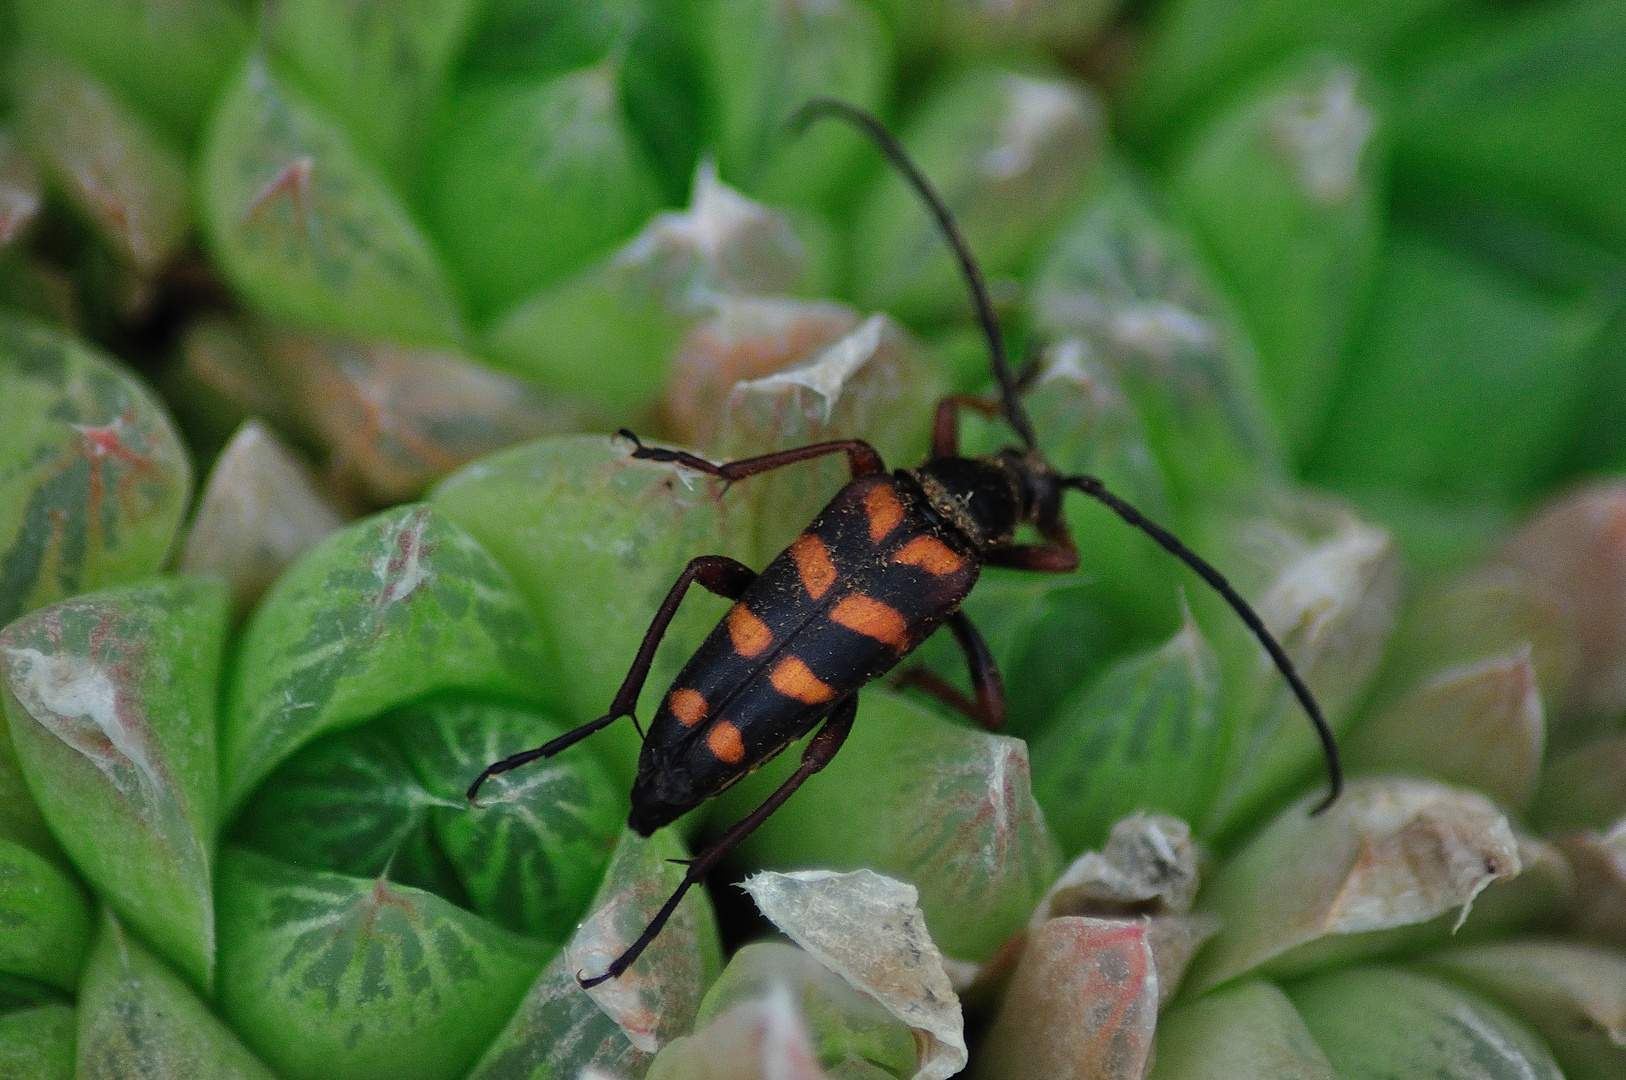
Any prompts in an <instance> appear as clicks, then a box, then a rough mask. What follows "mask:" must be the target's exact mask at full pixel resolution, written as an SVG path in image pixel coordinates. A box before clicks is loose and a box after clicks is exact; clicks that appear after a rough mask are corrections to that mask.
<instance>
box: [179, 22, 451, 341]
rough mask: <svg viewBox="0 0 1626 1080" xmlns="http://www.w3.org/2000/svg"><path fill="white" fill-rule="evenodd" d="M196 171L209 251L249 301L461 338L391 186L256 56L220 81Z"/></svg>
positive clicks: (411, 333)
mask: <svg viewBox="0 0 1626 1080" xmlns="http://www.w3.org/2000/svg"><path fill="white" fill-rule="evenodd" d="M200 172H201V174H202V176H201V179H202V193H201V203H202V217H203V223H204V231H205V234H206V236H207V238H208V240H209V243H210V246H211V248H212V249H213V253H214V255H215V258H216V259H217V260H218V262H219V265H220V268H221V270H222V271H223V272H224V274H225V276H226V278H227V279H228V280H229V281H230V282H231V284H232V285H233V286H234V287H235V288H236V289H237V290H239V291H240V292H241V293H242V294H243V295H244V296H245V297H246V298H247V299H248V300H249V301H250V302H251V303H252V304H253V306H254V307H255V308H257V309H258V310H259V311H261V312H263V313H265V314H268V315H272V316H275V317H277V318H281V319H286V320H288V321H290V322H293V323H296V324H299V325H302V326H305V327H309V328H311V329H315V330H328V331H333V332H336V333H353V334H359V335H362V336H369V337H383V338H387V339H390V340H393V341H398V342H403V343H413V344H423V345H455V344H457V343H458V341H459V340H460V339H461V338H462V336H463V330H462V318H461V315H460V313H459V310H458V305H457V301H456V299H455V298H454V296H453V295H452V290H451V286H450V284H449V283H448V282H447V280H446V275H445V272H444V271H443V270H442V268H441V265H440V262H439V259H438V257H437V255H436V254H435V251H434V249H433V247H432V246H431V244H430V242H429V240H428V239H427V238H426V237H425V236H424V234H423V233H422V232H421V231H420V230H419V228H418V226H417V224H416V223H415V222H414V221H413V219H412V218H411V216H410V215H409V214H408V212H407V210H406V208H405V207H404V206H403V205H402V203H401V201H400V199H399V198H398V196H397V195H396V193H395V192H394V191H392V190H391V188H390V187H389V185H388V184H386V183H385V181H384V180H383V178H382V176H381V174H380V173H379V171H378V170H377V169H376V168H374V167H373V166H372V165H371V164H369V163H368V162H367V161H366V159H365V158H364V157H363V155H362V154H361V152H360V151H359V150H358V149H357V148H356V146H355V144H354V142H353V140H352V138H351V136H350V135H348V134H347V133H346V132H345V131H344V130H343V129H341V128H340V127H339V126H338V124H337V123H336V122H335V121H333V120H332V119H331V118H329V117H328V116H327V115H326V114H325V113H323V112H322V111H321V110H320V109H318V108H317V107H316V106H315V105H313V104H311V103H310V102H308V101H306V100H305V99H304V98H303V97H301V96H300V95H299V94H298V93H297V92H295V91H294V90H293V89H292V88H291V87H289V86H288V85H287V84H286V83H285V82H283V80H282V79H281V78H280V77H279V76H278V74H277V73H276V72H274V71H273V70H272V68H271V67H270V66H269V65H268V64H267V62H266V60H265V58H264V57H262V56H259V55H257V54H256V55H254V56H251V57H250V58H249V61H248V63H247V64H245V65H244V66H243V68H242V70H241V71H240V72H238V74H237V75H236V76H235V77H234V78H233V79H232V81H231V83H230V84H229V86H228V87H227V89H226V91H225V94H224V96H223V98H222V100H221V102H220V104H219V106H218V107H217V108H216V110H215V113H214V116H213V118H212V119H211V121H210V125H209V130H208V132H207V134H206V136H205V145H204V148H203V155H202V162H201V165H200Z"/></svg>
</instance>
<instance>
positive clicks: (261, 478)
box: [180, 420, 345, 615]
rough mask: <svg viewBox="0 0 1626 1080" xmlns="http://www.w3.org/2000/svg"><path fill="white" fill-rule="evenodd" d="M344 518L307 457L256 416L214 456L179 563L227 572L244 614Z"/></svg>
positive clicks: (195, 570)
mask: <svg viewBox="0 0 1626 1080" xmlns="http://www.w3.org/2000/svg"><path fill="white" fill-rule="evenodd" d="M344 521H345V517H344V515H343V513H341V511H340V510H339V508H338V507H336V506H334V505H333V504H332V503H331V502H329V501H328V500H327V499H326V498H324V497H323V495H322V493H321V492H320V491H319V490H318V489H317V486H316V480H315V477H314V476H312V474H311V472H310V470H309V469H308V468H307V467H306V465H305V463H304V462H303V461H301V460H300V459H299V458H298V457H297V456H296V455H295V454H294V453H293V451H291V450H289V449H288V448H287V447H286V446H284V445H283V444H282V442H281V441H280V440H279V439H278V438H277V437H276V436H275V435H274V434H272V432H271V430H270V429H269V428H267V427H266V426H265V425H264V424H262V423H260V422H259V421H258V420H250V421H248V422H247V423H246V424H244V425H243V426H242V427H241V428H239V429H238V431H237V434H236V435H234V436H233V437H232V440H231V442H229V443H227V444H226V448H225V449H224V450H222V451H221V453H220V457H219V458H218V459H217V460H216V461H215V466H214V470H213V471H212V472H210V474H209V482H208V484H207V485H205V487H204V489H203V496H202V497H201V498H200V499H199V500H198V511H197V514H196V516H195V517H194V518H193V519H192V525H191V527H190V528H189V529H188V530H187V534H186V540H185V542H184V544H183V546H182V549H181V561H180V569H181V570H182V571H184V572H186V573H189V574H213V575H215V576H217V577H223V578H225V579H226V583H227V584H228V585H229V586H230V588H231V594H232V603H233V605H234V607H235V608H236V610H237V612H238V614H239V615H241V614H243V613H244V612H247V611H248V610H249V609H250V608H252V607H253V606H254V604H255V603H256V602H257V601H258V600H259V598H260V596H261V595H263V594H264V592H265V590H266V589H268V588H270V587H271V583H272V582H273V581H275V580H276V579H277V576H278V575H279V574H281V573H282V571H283V570H284V569H286V568H287V567H288V566H289V565H290V564H292V563H293V561H294V560H295V559H297V558H299V556H301V555H303V554H304V553H305V552H307V551H309V550H310V549H311V548H313V547H315V546H316V544H317V542H318V541H320V540H321V539H322V538H323V537H324V536H326V535H328V534H329V533H331V532H333V531H334V530H335V529H337V528H339V526H341V525H343V524H344Z"/></svg>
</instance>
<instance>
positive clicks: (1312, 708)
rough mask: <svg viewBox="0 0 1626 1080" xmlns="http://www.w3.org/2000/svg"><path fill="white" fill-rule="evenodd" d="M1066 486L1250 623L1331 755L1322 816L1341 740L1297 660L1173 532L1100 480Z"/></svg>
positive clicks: (1340, 785) (1069, 481)
mask: <svg viewBox="0 0 1626 1080" xmlns="http://www.w3.org/2000/svg"><path fill="white" fill-rule="evenodd" d="M1062 483H1063V484H1064V485H1066V486H1067V487H1070V488H1073V489H1075V490H1077V491H1082V492H1083V493H1084V494H1086V495H1088V496H1089V497H1090V498H1092V499H1095V500H1097V501H1098V502H1101V503H1104V504H1106V506H1107V508H1108V509H1110V510H1111V511H1112V512H1113V513H1115V514H1117V515H1118V516H1119V517H1121V518H1123V519H1124V520H1125V521H1127V522H1128V523H1129V524H1131V525H1133V526H1134V527H1135V528H1137V529H1139V530H1140V531H1141V532H1143V533H1145V534H1146V535H1147V536H1150V537H1151V538H1152V539H1153V540H1156V541H1157V542H1158V544H1159V545H1160V546H1161V547H1162V548H1163V550H1165V551H1167V552H1168V553H1169V554H1170V555H1173V556H1174V557H1175V558H1177V559H1179V560H1180V561H1181V562H1183V563H1185V564H1186V565H1187V566H1189V567H1191V569H1192V570H1194V571H1196V573H1197V576H1198V577H1200V578H1202V579H1203V580H1204V581H1206V582H1207V583H1208V584H1209V586H1210V587H1211V588H1213V590H1214V591H1215V592H1217V593H1219V594H1220V595H1221V596H1223V597H1224V598H1225V602H1226V603H1228V604H1230V605H1231V609H1232V610H1233V611H1235V612H1236V613H1237V615H1238V616H1240V617H1241V619H1242V621H1243V622H1245V623H1247V624H1248V629H1249V630H1251V631H1253V636H1254V637H1256V638H1258V639H1259V644H1261V645H1263V646H1264V647H1265V651H1266V652H1267V653H1269V654H1270V658H1271V659H1272V660H1274V661H1275V662H1276V667H1277V669H1278V670H1280V671H1281V673H1282V678H1284V679H1286V680H1287V685H1288V686H1290V687H1292V688H1293V696H1294V697H1296V698H1298V699H1299V704H1300V705H1302V706H1304V711H1305V712H1306V713H1307V714H1309V717H1310V723H1311V724H1314V725H1315V733H1316V735H1318V736H1320V738H1321V750H1322V752H1323V753H1324V754H1326V756H1327V776H1328V779H1330V780H1331V782H1332V791H1331V792H1330V793H1329V794H1328V795H1327V797H1326V798H1325V799H1323V800H1322V801H1321V804H1320V805H1319V806H1317V807H1316V808H1315V809H1314V810H1312V811H1310V813H1312V814H1319V813H1321V811H1323V810H1325V809H1326V808H1327V807H1329V806H1331V805H1332V804H1333V803H1334V802H1336V801H1337V799H1338V796H1339V795H1341V794H1342V793H1343V790H1344V767H1343V765H1342V764H1341V763H1340V761H1339V759H1338V739H1337V738H1336V737H1335V736H1334V735H1333V733H1332V728H1331V727H1329V726H1327V718H1326V717H1325V716H1323V715H1321V706H1320V705H1318V704H1316V700H1315V695H1313V694H1311V693H1310V688H1309V687H1308V686H1305V685H1304V680H1303V679H1301V678H1299V673H1298V669H1296V668H1295V667H1294V666H1293V661H1292V660H1290V659H1289V658H1288V656H1287V651H1286V650H1285V649H1283V648H1282V646H1281V643H1280V642H1278V641H1277V640H1276V638H1275V636H1274V635H1273V634H1271V632H1270V631H1269V630H1268V629H1267V628H1266V627H1265V622H1264V620H1263V619H1261V618H1260V617H1259V613H1258V612H1256V611H1254V610H1253V608H1252V606H1250V605H1249V604H1248V602H1247V601H1246V600H1244V599H1242V595H1241V594H1240V593H1238V592H1237V591H1236V589H1234V588H1232V586H1231V583H1230V582H1229V581H1226V580H1225V575H1224V574H1221V573H1220V572H1219V571H1218V570H1216V569H1214V568H1213V567H1212V566H1211V565H1209V564H1208V563H1207V562H1206V561H1205V560H1204V559H1203V558H1202V557H1201V556H1200V555H1198V554H1197V553H1196V552H1195V551H1192V550H1191V549H1190V548H1188V547H1186V545H1184V544H1182V543H1181V542H1180V540H1179V538H1178V537H1176V536H1175V535H1174V534H1173V533H1171V532H1169V531H1168V530H1167V529H1165V528H1163V526H1161V525H1159V524H1158V523H1157V522H1155V521H1152V520H1151V519H1149V518H1148V517H1147V516H1146V515H1145V514H1142V513H1141V512H1140V511H1139V510H1136V509H1135V508H1134V507H1133V506H1130V505H1129V504H1128V503H1126V502H1124V501H1123V500H1122V499H1120V498H1118V496H1116V495H1114V494H1113V493H1112V492H1110V491H1108V490H1107V488H1106V485H1105V484H1103V483H1102V482H1101V481H1100V480H1097V479H1096V478H1095V477H1093V476H1069V477H1067V478H1066V479H1064V480H1063V481H1062Z"/></svg>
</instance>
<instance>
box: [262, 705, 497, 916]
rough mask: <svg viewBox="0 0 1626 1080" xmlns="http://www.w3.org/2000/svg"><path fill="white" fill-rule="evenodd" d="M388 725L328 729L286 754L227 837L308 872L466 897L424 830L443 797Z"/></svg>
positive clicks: (455, 896)
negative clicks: (423, 779) (433, 790)
mask: <svg viewBox="0 0 1626 1080" xmlns="http://www.w3.org/2000/svg"><path fill="white" fill-rule="evenodd" d="M388 725H389V721H388V720H382V721H380V722H378V723H375V724H369V725H367V726H366V727H362V728H356V729H353V730H350V731H341V732H337V733H335V734H333V735H329V736H327V737H326V738H322V739H318V740H316V741H315V742H313V743H311V744H310V745H309V746H306V747H305V748H304V749H302V750H300V751H299V752H298V753H296V754H295V755H294V756H293V757H291V758H289V759H288V760H287V761H286V762H284V763H283V765H282V766H281V767H280V768H278V769H277V770H276V771H275V772H273V773H272V774H271V775H270V777H268V778H267V779H266V781H265V783H263V784H261V785H260V786H259V788H258V789H257V790H256V791H255V792H254V796H253V798H251V799H250V800H249V802H248V805H247V806H246V807H245V808H244V810H243V812H242V814H241V815H239V817H238V819H237V823H236V825H235V826H234V827H233V838H234V839H235V840H237V841H238V842H241V843H243V844H246V845H247V846H249V847H252V848H253V849H254V850H256V851H258V852H260V853H261V854H264V855H269V856H271V857H272V858H276V859H281V860H282V861H284V862H288V863H292V864H294V865H296V866H303V867H306V868H307V869H311V870H331V871H333V872H335V873H339V874H350V875H352V876H355V877H387V878H389V879H390V880H391V881H393V882H395V883H397V884H400V885H412V886H415V887H417V888H420V889H427V890H429V891H430V892H434V893H438V894H440V895H441V896H444V897H446V898H447V899H449V900H453V901H461V900H463V899H465V898H466V897H465V895H464V893H463V891H462V888H461V886H459V885H458V882H457V876H456V874H455V872H454V871H453V870H452V868H451V865H450V864H449V863H448V862H447V861H446V857H445V855H444V854H443V853H442V852H441V851H440V849H439V848H438V847H437V846H436V845H435V842H434V839H433V834H432V832H431V830H430V827H429V814H430V811H431V809H432V808H433V807H435V806H437V805H442V804H444V803H445V802H446V801H447V800H444V799H442V798H440V797H439V796H436V795H434V794H431V793H430V792H429V791H428V790H427V789H426V788H425V787H424V785H423V784H422V783H420V782H419V780H418V777H417V774H416V773H414V772H413V770H412V766H411V764H410V763H409V762H408V761H407V758H406V755H405V754H403V753H402V752H401V749H400V747H399V745H398V744H397V741H396V739H395V738H394V737H393V735H392V733H391V732H390V731H389V730H388ZM462 803H463V800H462V799H461V798H459V799H458V800H457V802H456V803H455V804H453V805H454V806H457V807H461V805H462Z"/></svg>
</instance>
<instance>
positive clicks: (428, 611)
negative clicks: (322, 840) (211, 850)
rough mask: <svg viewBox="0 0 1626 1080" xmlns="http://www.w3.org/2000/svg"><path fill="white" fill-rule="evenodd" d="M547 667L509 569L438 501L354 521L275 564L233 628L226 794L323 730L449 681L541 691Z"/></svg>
mask: <svg viewBox="0 0 1626 1080" xmlns="http://www.w3.org/2000/svg"><path fill="white" fill-rule="evenodd" d="M554 670H555V669H554V668H553V666H552V664H551V663H550V653H549V650H548V649H547V646H546V644H545V642H544V639H543V638H542V637H541V635H540V634H539V633H538V631H537V628H536V624H535V622H534V621H533V620H532V618H531V614H530V612H529V611H528V610H527V609H526V607H525V604H524V602H523V601H522V600H521V599H520V597H519V594H518V593H517V592H516V591H515V588H514V583H513V580H512V579H511V578H510V577H509V576H508V573H507V572H506V571H505V570H503V568H502V567H501V566H500V565H498V563H497V562H496V561H494V560H493V559H492V557H491V556H490V555H489V554H488V553H487V552H486V550H485V548H483V547H482V546H481V545H480V543H479V541H477V540H475V539H474V537H472V536H470V535H469V534H468V533H467V532H465V531H464V530H463V529H462V528H460V527H459V526H458V525H457V524H456V523H455V522H453V521H452V520H451V519H450V518H449V517H448V516H447V515H446V514H445V513H443V512H441V511H439V510H436V509H435V508H433V507H431V506H429V505H427V504H423V503H416V504H408V505H406V506H401V507H397V508H396V509H394V510H389V511H386V512H384V513H382V514H378V515H376V516H374V517H371V518H367V519H364V520H362V521H358V522H356V523H355V524H353V525H351V526H349V527H348V528H346V529H344V530H342V531H340V532H338V533H335V534H333V535H332V536H330V537H328V538H327V539H326V540H324V541H323V542H322V543H321V544H319V545H317V546H316V547H315V548H313V549H312V550H311V551H310V552H308V553H307V554H306V555H305V557H304V558H302V559H301V560H300V561H299V562H298V563H296V564H295V565H294V566H293V567H292V568H291V569H290V570H289V571H288V572H287V573H286V574H284V575H283V576H282V578H281V579H280V580H278V582H277V584H276V585H275V586H274V587H273V588H272V590H271V592H270V593H269V594H268V595H267V596H266V598H265V600H264V602H262V603H261V604H260V606H259V608H258V609H256V610H255V612H254V615H253V617H252V618H251V619H250V621H249V624H248V627H247V629H246V630H245V631H244V634H243V641H242V644H241V646H240V647H239V651H238V655H237V662H236V666H235V671H234V675H233V678H232V685H231V691H230V694H229V700H228V705H227V711H226V720H225V724H224V726H223V728H222V736H221V759H222V767H223V772H222V775H223V776H224V778H225V803H226V805H227V806H228V807H230V808H232V809H236V808H238V807H240V806H241V805H242V803H243V801H244V800H245V799H246V798H247V797H248V795H249V794H250V793H251V792H252V791H253V790H254V788H255V787H256V785H258V783H259V782H260V781H261V780H263V779H264V778H265V777H266V776H267V775H268V774H269V773H270V772H271V770H272V769H273V768H275V767H276V766H277V764H278V763H279V762H281V761H282V760H284V759H285V758H287V757H288V756H289V755H290V754H292V753H293V752H294V751H295V750H297V749H298V748H299V747H300V746H302V745H304V744H305V743H306V742H308V741H310V740H311V739H313V738H315V737H316V736H318V735H320V734H322V733H324V732H328V731H336V730H339V729H341V728H344V727H349V726H353V725H355V724H359V723H361V722H363V721H366V720H370V719H372V718H373V717H375V716H378V715H380V714H381V713H383V712H386V711H388V710H389V709H391V708H393V707H395V706H399V705H402V704H405V703H406V702H408V701H411V700H413V699H415V698H418V697H422V696H424V695H426V694H430V693H433V692H436V691H442V690H449V689H453V688H459V687H461V688H467V689H470V690H476V691H479V692H481V693H486V694H492V695H497V696H510V697H513V698H515V699H517V700H522V701H526V700H528V701H539V700H540V701H545V700H547V699H548V698H549V697H551V696H552V695H553V694H556V693H557V692H558V687H557V685H556V684H555V683H554V681H553V678H552V675H551V673H552V672H553V671H554Z"/></svg>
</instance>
